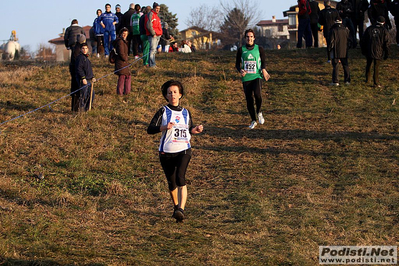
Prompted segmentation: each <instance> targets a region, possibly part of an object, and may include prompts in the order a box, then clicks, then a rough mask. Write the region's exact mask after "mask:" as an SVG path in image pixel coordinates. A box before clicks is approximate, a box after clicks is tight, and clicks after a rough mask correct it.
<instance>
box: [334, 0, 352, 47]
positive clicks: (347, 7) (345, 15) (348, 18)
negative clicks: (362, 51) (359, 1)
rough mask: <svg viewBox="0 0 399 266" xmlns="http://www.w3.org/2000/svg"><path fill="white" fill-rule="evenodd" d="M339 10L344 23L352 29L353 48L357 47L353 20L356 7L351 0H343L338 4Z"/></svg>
mask: <svg viewBox="0 0 399 266" xmlns="http://www.w3.org/2000/svg"><path fill="white" fill-rule="evenodd" d="M337 10H338V13H339V16H340V17H341V18H342V23H343V24H344V26H345V27H347V28H348V29H349V31H350V34H351V36H352V40H353V48H356V46H357V41H356V31H355V27H354V26H353V22H352V16H353V14H354V8H353V6H352V3H351V2H349V0H341V2H339V3H338V4H337Z"/></svg>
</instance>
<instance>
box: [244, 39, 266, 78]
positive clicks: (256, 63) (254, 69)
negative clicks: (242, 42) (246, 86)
mask: <svg viewBox="0 0 399 266" xmlns="http://www.w3.org/2000/svg"><path fill="white" fill-rule="evenodd" d="M241 63H242V69H244V70H245V71H246V72H247V74H246V75H245V77H242V78H241V80H242V82H245V81H251V80H254V79H258V78H260V79H261V78H262V70H261V58H260V52H259V47H258V45H257V44H255V46H254V49H252V50H248V49H247V47H245V46H243V47H242V55H241Z"/></svg>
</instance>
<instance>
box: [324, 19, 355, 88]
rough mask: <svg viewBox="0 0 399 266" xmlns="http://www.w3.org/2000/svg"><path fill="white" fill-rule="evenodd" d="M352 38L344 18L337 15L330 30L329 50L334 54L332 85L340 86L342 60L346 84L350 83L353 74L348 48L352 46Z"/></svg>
mask: <svg viewBox="0 0 399 266" xmlns="http://www.w3.org/2000/svg"><path fill="white" fill-rule="evenodd" d="M352 42H353V41H352V39H351V35H350V31H349V29H348V28H347V27H345V26H344V24H343V23H342V18H341V17H337V18H336V20H335V24H334V25H333V26H332V27H331V30H330V45H329V49H330V50H329V52H330V53H331V54H332V58H331V63H332V66H333V73H332V83H331V85H332V86H339V82H338V63H339V62H341V64H342V67H343V69H344V82H345V84H346V85H349V84H350V81H351V76H350V72H349V64H348V50H349V47H351V44H352Z"/></svg>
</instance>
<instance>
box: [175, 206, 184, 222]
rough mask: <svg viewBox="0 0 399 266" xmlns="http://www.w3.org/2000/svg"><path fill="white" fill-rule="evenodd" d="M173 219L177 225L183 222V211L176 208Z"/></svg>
mask: <svg viewBox="0 0 399 266" xmlns="http://www.w3.org/2000/svg"><path fill="white" fill-rule="evenodd" d="M174 217H175V219H176V222H177V223H181V222H183V219H184V211H183V209H182V208H178V209H177V210H176V211H175V213H174Z"/></svg>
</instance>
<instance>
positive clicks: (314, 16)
mask: <svg viewBox="0 0 399 266" xmlns="http://www.w3.org/2000/svg"><path fill="white" fill-rule="evenodd" d="M309 5H310V9H311V10H312V13H310V15H309V16H310V29H311V30H312V35H313V47H319V13H320V8H319V3H318V2H317V1H315V0H309Z"/></svg>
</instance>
